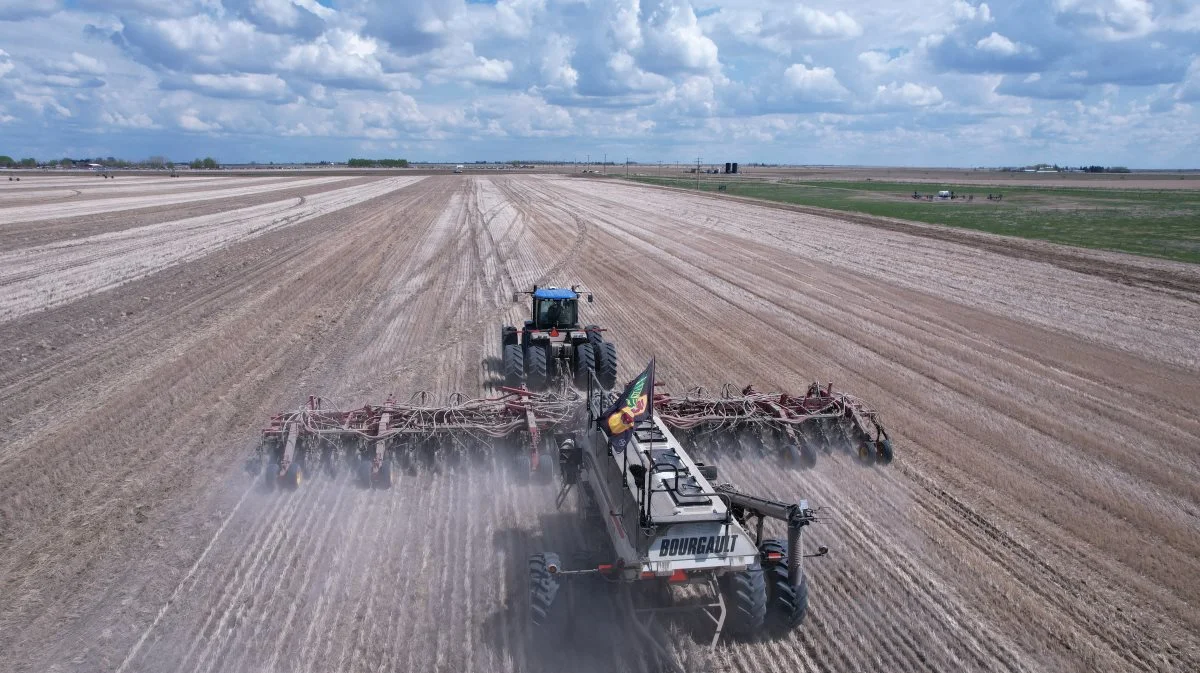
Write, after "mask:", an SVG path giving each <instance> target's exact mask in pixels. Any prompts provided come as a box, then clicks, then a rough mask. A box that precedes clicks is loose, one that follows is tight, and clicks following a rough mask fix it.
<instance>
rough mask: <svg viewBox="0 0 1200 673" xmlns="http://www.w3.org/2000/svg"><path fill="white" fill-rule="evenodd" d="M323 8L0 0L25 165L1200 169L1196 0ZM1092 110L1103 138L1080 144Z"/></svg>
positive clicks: (573, 1) (567, 1)
mask: <svg viewBox="0 0 1200 673" xmlns="http://www.w3.org/2000/svg"><path fill="white" fill-rule="evenodd" d="M489 1H490V0H489ZM320 2H325V0H320ZM718 2H720V5H721V7H720V9H719V10H717V9H716V3H718ZM326 4H332V5H333V6H332V7H327V6H325V5H322V4H319V2H318V0H177V1H175V2H169V3H164V2H161V0H74V1H73V2H71V3H60V2H55V1H53V0H26V1H25V2H22V3H20V4H19V5H17V4H13V3H5V2H4V0H0V14H3V12H4V11H8V12H9V13H10V14H11V12H12V10H13V8H14V7H15V8H17V9H19V10H20V12H21V13H22V15H23V17H24V18H22V19H21V20H20V21H11V20H9V21H5V20H3V19H2V18H0V46H2V47H3V49H4V53H3V54H0V101H2V102H0V108H3V109H2V110H0V117H5V118H11V119H15V120H16V121H15V122H11V123H15V124H17V125H19V127H11V126H5V127H4V128H5V129H6V130H9V131H10V132H9V133H8V135H7V136H6V138H8V139H9V140H8V142H9V143H10V145H11V147H10V149H8V150H6V151H8V152H9V153H13V152H18V153H20V152H25V153H26V154H38V153H39V152H41V151H42V150H41V149H40V148H43V147H66V146H71V144H70V143H71V142H73V141H72V140H71V138H77V137H85V138H87V139H88V140H87V141H86V142H87V143H89V144H88V145H86V146H87V147H88V148H89V149H88V151H89V152H92V151H93V150H92V149H91V148H93V147H95V150H94V152H100V151H103V152H104V153H105V154H113V155H114V156H115V155H117V154H120V153H122V151H125V152H126V153H128V152H129V150H123V149H122V148H123V147H139V146H141V145H139V144H138V143H139V142H141V143H145V142H161V143H164V144H166V145H168V147H163V148H162V150H161V151H164V152H167V151H168V150H170V147H169V146H170V145H172V144H174V146H176V147H177V148H179V147H183V148H185V149H184V150H182V154H183V155H187V154H189V153H191V150H190V149H186V148H190V147H191V145H192V144H193V143H195V142H196V139H195V137H193V136H191V135H190V134H193V133H195V134H205V135H208V136H210V137H209V138H207V139H206V140H205V143H206V145H207V146H211V147H213V150H212V151H213V152H214V154H216V153H221V156H222V158H223V159H227V160H232V159H236V158H244V159H258V160H269V159H275V160H285V159H289V158H296V157H297V156H299V155H301V154H303V155H305V156H318V155H321V154H322V153H328V157H329V158H337V157H342V156H345V154H347V153H348V152H350V151H352V150H353V151H358V150H365V148H372V151H380V152H386V153H388V154H389V155H392V154H393V153H395V155H397V156H402V155H403V154H404V153H409V156H421V157H428V158H437V157H444V158H459V159H461V158H462V157H463V156H466V155H470V154H473V153H480V154H483V155H486V156H488V157H490V156H491V154H489V153H500V154H503V155H505V156H506V157H507V156H508V155H510V154H511V152H512V151H513V150H512V146H511V145H506V144H504V143H505V142H511V139H513V138H528V139H530V140H529V142H526V143H522V144H521V145H520V147H522V148H525V147H528V151H529V153H530V155H542V156H558V155H560V154H561V153H562V152H566V151H568V149H564V148H574V147H582V146H584V145H586V146H588V147H589V148H593V149H595V148H601V149H600V150H599V151H603V149H604V146H605V145H607V146H608V147H607V149H610V150H613V151H619V152H621V153H622V154H623V153H624V152H625V151H627V150H628V147H629V146H633V147H634V148H635V151H636V153H638V154H643V155H644V156H641V157H634V158H640V159H646V160H651V159H653V158H657V156H659V155H661V153H664V152H667V151H668V149H669V148H677V147H686V146H697V145H700V144H704V143H712V142H718V143H724V144H730V143H736V145H737V146H738V147H745V148H746V149H745V151H747V152H753V153H754V154H755V155H756V156H762V157H764V158H765V159H767V160H783V161H786V160H789V159H790V158H791V157H789V156H787V155H786V152H785V151H784V150H782V149H781V148H784V147H788V146H793V147H794V146H796V144H797V143H798V142H800V141H801V140H803V141H804V142H809V141H811V142H812V143H813V147H814V151H816V152H818V153H819V154H821V156H823V157H825V158H826V160H828V161H833V162H837V161H848V162H856V161H857V162H861V161H866V160H869V161H898V162H902V163H907V162H913V161H921V160H922V159H923V158H924V157H928V158H929V160H936V161H937V162H938V163H953V162H958V161H961V162H966V163H974V162H977V161H978V162H983V163H991V162H999V163H1021V162H1022V161H1025V160H1027V157H1026V154H1027V153H1029V152H1030V151H1031V150H1030V148H1031V147H1034V148H1035V150H1036V151H1035V152H1034V153H1035V154H1037V155H1038V157H1042V156H1046V153H1047V152H1053V151H1054V147H1056V146H1055V143H1058V142H1066V140H1061V139H1064V138H1067V137H1070V138H1071V139H1072V141H1071V142H1076V141H1077V140H1087V139H1088V135H1087V134H1088V133H1089V132H1096V130H1097V129H1104V132H1105V133H1107V132H1108V130H1110V129H1115V128H1120V129H1129V130H1131V133H1130V134H1129V135H1127V136H1121V137H1120V138H1119V139H1117V140H1114V139H1113V136H1110V135H1105V136H1103V137H1104V139H1105V140H1104V143H1103V145H1104V147H1105V148H1112V149H1111V150H1108V149H1106V151H1110V158H1109V159H1106V162H1111V163H1126V164H1131V165H1145V163H1146V162H1149V161H1153V162H1163V161H1166V162H1170V161H1171V160H1172V159H1173V160H1174V162H1175V163H1185V164H1186V163H1194V159H1193V158H1192V157H1194V156H1200V147H1198V146H1197V142H1196V137H1195V133H1194V131H1192V132H1191V135H1190V136H1189V135H1188V130H1189V129H1194V128H1197V127H1200V105H1195V102H1196V101H1200V63H1195V62H1194V61H1195V59H1197V58H1200V56H1197V52H1196V50H1195V47H1194V45H1193V44H1192V43H1193V42H1194V40H1191V38H1192V37H1194V36H1195V33H1196V31H1200V8H1198V7H1196V6H1195V3H1194V2H1186V1H1185V0H1164V1H1163V2H1158V3H1155V4H1154V6H1153V7H1151V6H1150V4H1149V3H1146V2H1136V1H1134V0H1050V2H1046V3H1026V4H1023V5H1021V6H1020V7H1019V8H1014V7H1013V6H1012V5H1011V4H1007V3H996V2H992V1H991V0H989V1H988V2H981V1H980V0H936V1H935V2H934V3H929V2H917V0H896V2H893V3H886V4H885V5H875V6H869V7H865V8H860V7H859V6H851V5H841V6H838V5H836V4H829V3H826V2H819V3H818V2H815V0H803V3H797V2H790V1H788V0H759V1H758V2H754V3H752V2H750V1H749V0H723V1H722V0H611V1H606V2H600V1H598V0H560V1H559V2H550V1H548V0H495V2H491V3H490V4H489V3H483V2H480V3H476V2H468V1H466V0H406V1H405V2H397V3H385V2H382V1H380V0H339V2H336V3H326ZM1075 101H1081V102H1082V104H1083V105H1084V106H1085V110H1084V111H1082V112H1080V111H1079V110H1077V109H1076V108H1075V107H1074V105H1075ZM1101 103H1105V104H1106V105H1107V107H1105V106H1104V105H1101ZM1051 113H1058V114H1057V116H1051ZM1079 115H1089V117H1088V119H1089V120H1091V121H1089V122H1088V124H1089V125H1088V126H1086V127H1085V129H1084V130H1078V129H1076V130H1072V131H1071V132H1070V136H1068V135H1067V134H1066V133H1064V132H1062V131H1061V129H1062V128H1064V127H1070V126H1071V125H1072V124H1075V123H1076V122H1077V120H1078V118H1079ZM1098 115H1099V116H1103V115H1108V116H1109V117H1111V118H1112V119H1113V121H1112V122H1111V124H1110V125H1109V126H1101V124H1100V122H1099V121H1096V120H1094V119H1092V117H1095V116H1098ZM1043 118H1045V119H1053V120H1055V122H1054V123H1047V124H1040V125H1039V124H1038V123H1036V122H1037V121H1038V120H1040V119H1043ZM68 119H69V120H70V123H69V124H68V123H66V120H68ZM1118 122H1119V124H1118ZM14 128H15V131H14V130H13V129H14ZM1013 128H1015V129H1019V130H1021V132H1022V133H1021V134H1016V133H1015V132H1013V131H1012V129H1013ZM144 129H165V130H177V131H187V134H182V133H181V134H177V135H179V136H180V137H187V138H189V139H188V140H185V141H184V140H174V139H173V138H174V136H173V135H172V134H170V133H148V132H146V131H144ZM1132 131H1136V134H1135V133H1132ZM967 137H970V138H972V139H973V140H972V142H969V143H968V142H960V140H961V139H963V138H967ZM1135 137H1137V138H1139V142H1138V143H1136V144H1135V143H1133V142H1132V140H1131V139H1132V138H1135ZM145 138H156V140H153V141H146V140H144V139H145ZM248 138H249V139H252V140H253V142H247V139H248ZM714 138H716V139H717V140H716V141H714V140H713V139H714ZM1153 138H1160V139H1164V140H1167V141H1169V142H1158V143H1153V144H1152V145H1151V144H1149V143H1148V141H1149V139H1153ZM505 139H508V140H505ZM897 139H910V140H911V139H921V141H922V142H924V143H927V144H925V145H922V147H923V148H924V150H923V151H925V152H926V153H925V154H920V153H912V152H905V151H903V148H902V145H903V143H899V142H898V141H897ZM975 139H978V142H976V141H975ZM1004 139H1008V140H1009V141H1010V142H1005V141H1004ZM1127 139H1129V140H1127ZM127 140H129V141H131V142H130V144H128V145H126V144H125V142H126V141H127ZM993 141H994V142H993ZM1091 141H1092V142H1093V143H1095V142H1096V141H1095V138H1092V139H1091ZM368 143H370V144H368ZM612 143H624V146H622V147H620V148H619V149H618V148H616V147H614V146H613V145H612ZM989 143H992V144H989ZM1085 144H1086V143H1085ZM109 146H111V149H110V148H109ZM1151 146H1153V147H1155V148H1157V149H1155V150H1153V151H1148V150H1146V149H1145V148H1146V147H1151ZM222 148H224V149H222ZM248 148H254V149H253V151H254V152H256V153H257V152H262V153H263V155H261V156H242V155H245V154H246V153H247V152H250V151H251V150H250V149H248ZM888 148H891V149H893V150H894V153H892V154H888V153H887V152H888ZM155 151H156V152H157V151H160V150H155ZM522 151H525V150H522ZM730 151H732V150H730ZM739 151H741V150H739ZM1122 152H1123V153H1124V155H1122V154H1121V153H1122ZM630 153H631V155H632V154H634V151H631V152H630ZM942 153H944V155H943V154H942ZM1069 154H1070V151H1068V152H1065V153H1064V155H1063V156H1064V157H1065V156H1067V155H1069ZM179 158H182V156H181V157H179ZM479 158H485V156H480V157H479ZM500 158H505V157H500ZM1035 158H1036V157H1035Z"/></svg>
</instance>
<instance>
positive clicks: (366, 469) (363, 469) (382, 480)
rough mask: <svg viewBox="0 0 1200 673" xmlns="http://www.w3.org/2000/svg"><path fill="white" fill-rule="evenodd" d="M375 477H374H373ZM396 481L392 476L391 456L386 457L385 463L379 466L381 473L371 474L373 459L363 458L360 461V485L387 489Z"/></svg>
mask: <svg viewBox="0 0 1200 673" xmlns="http://www.w3.org/2000/svg"><path fill="white" fill-rule="evenodd" d="M372 477H374V478H372ZM394 483H395V482H394V481H393V476H392V461H391V459H390V458H385V459H384V460H383V464H382V465H380V466H379V473H378V474H376V475H372V474H371V460H370V459H367V458H362V459H360V460H359V461H358V485H359V486H362V487H363V488H378V489H381V490H387V489H389V488H391V487H392V485H393V484H394Z"/></svg>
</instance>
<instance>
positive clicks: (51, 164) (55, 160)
mask: <svg viewBox="0 0 1200 673" xmlns="http://www.w3.org/2000/svg"><path fill="white" fill-rule="evenodd" d="M46 165H47V166H50V167H51V168H53V167H55V166H57V165H58V159H51V160H50V161H49V162H47V163H46Z"/></svg>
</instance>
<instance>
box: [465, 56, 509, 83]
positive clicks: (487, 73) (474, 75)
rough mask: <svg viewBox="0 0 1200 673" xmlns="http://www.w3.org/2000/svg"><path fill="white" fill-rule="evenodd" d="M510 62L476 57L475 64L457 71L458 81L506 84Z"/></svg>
mask: <svg viewBox="0 0 1200 673" xmlns="http://www.w3.org/2000/svg"><path fill="white" fill-rule="evenodd" d="M512 68H513V65H512V62H511V61H502V60H500V59H495V58H484V57H483V56H476V57H475V62H474V63H472V64H470V65H467V66H463V67H462V68H460V69H458V70H457V73H456V74H457V76H458V77H459V78H460V79H467V80H473V81H476V82H506V81H508V76H509V74H510V73H511V72H512Z"/></svg>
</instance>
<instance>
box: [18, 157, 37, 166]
mask: <svg viewBox="0 0 1200 673" xmlns="http://www.w3.org/2000/svg"><path fill="white" fill-rule="evenodd" d="M21 166H23V167H25V168H37V159H34V158H33V157H26V158H24V159H22V160H21Z"/></svg>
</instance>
